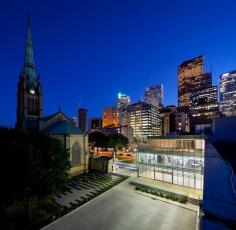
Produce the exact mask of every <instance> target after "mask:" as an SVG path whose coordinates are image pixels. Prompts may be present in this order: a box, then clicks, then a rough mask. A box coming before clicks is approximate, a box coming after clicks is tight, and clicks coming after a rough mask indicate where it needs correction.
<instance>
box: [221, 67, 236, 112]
mask: <svg viewBox="0 0 236 230" xmlns="http://www.w3.org/2000/svg"><path fill="white" fill-rule="evenodd" d="M220 111H221V113H222V114H224V115H226V116H234V115H236V70H234V71H231V72H229V73H224V74H222V75H221V76H220Z"/></svg>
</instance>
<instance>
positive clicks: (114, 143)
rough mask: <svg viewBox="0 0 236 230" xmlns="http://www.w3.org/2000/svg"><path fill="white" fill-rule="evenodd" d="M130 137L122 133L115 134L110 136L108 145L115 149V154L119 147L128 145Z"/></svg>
mask: <svg viewBox="0 0 236 230" xmlns="http://www.w3.org/2000/svg"><path fill="white" fill-rule="evenodd" d="M128 143H129V141H128V138H126V137H125V136H123V135H122V134H113V135H110V136H108V139H107V143H106V144H107V147H108V148H112V149H113V154H115V153H116V152H117V149H122V148H126V147H127V146H128Z"/></svg>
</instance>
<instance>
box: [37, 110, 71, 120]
mask: <svg viewBox="0 0 236 230" xmlns="http://www.w3.org/2000/svg"><path fill="white" fill-rule="evenodd" d="M60 113H61V114H62V115H63V116H64V117H65V118H66V119H67V120H70V118H69V117H67V116H66V115H65V114H64V113H63V112H62V111H61V110H58V111H57V112H55V113H53V114H51V115H48V116H45V117H41V118H40V120H41V121H48V120H50V119H51V118H53V117H54V116H56V115H57V114H60Z"/></svg>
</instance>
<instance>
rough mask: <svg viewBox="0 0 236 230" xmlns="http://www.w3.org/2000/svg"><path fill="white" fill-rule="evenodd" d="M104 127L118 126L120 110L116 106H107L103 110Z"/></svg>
mask: <svg viewBox="0 0 236 230" xmlns="http://www.w3.org/2000/svg"><path fill="white" fill-rule="evenodd" d="M102 127H103V128H104V127H118V112H117V109H116V108H114V107H107V108H105V109H104V111H103V116H102Z"/></svg>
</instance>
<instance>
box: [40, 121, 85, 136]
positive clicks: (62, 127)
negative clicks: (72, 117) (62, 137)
mask: <svg viewBox="0 0 236 230" xmlns="http://www.w3.org/2000/svg"><path fill="white" fill-rule="evenodd" d="M42 132H44V133H48V134H70V135H71V134H72V135H73V134H74V135H75V134H77V135H82V134H85V133H84V132H83V131H82V130H81V129H79V128H77V127H75V126H74V124H73V123H72V122H70V121H58V122H56V123H54V124H52V125H50V126H48V127H46V128H45V129H43V130H42Z"/></svg>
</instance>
